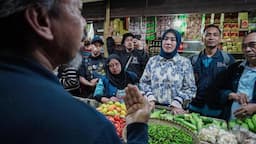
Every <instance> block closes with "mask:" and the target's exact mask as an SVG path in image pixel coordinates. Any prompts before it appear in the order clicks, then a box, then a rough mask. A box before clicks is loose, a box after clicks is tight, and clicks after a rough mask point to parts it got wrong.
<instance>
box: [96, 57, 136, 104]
mask: <svg viewBox="0 0 256 144" xmlns="http://www.w3.org/2000/svg"><path fill="white" fill-rule="evenodd" d="M105 71H106V76H104V77H103V78H101V79H100V80H99V82H98V83H97V85H96V89H95V91H94V97H95V99H96V100H98V101H100V102H102V103H106V102H109V101H121V99H122V98H121V97H122V96H124V94H125V92H124V89H125V87H126V86H127V85H128V84H136V83H137V82H138V78H137V75H136V74H135V73H134V72H130V71H126V70H125V69H124V65H123V64H122V63H121V59H120V57H119V56H118V55H116V54H112V55H110V56H109V57H108V59H107V60H106V70H105Z"/></svg>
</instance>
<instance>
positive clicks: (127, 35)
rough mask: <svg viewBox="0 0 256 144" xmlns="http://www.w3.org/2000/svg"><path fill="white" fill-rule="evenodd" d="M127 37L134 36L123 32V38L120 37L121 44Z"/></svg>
mask: <svg viewBox="0 0 256 144" xmlns="http://www.w3.org/2000/svg"><path fill="white" fill-rule="evenodd" d="M127 37H132V38H134V35H133V34H132V33H125V34H124V35H123V39H122V41H121V44H122V45H123V44H124V41H125V40H126V38H127Z"/></svg>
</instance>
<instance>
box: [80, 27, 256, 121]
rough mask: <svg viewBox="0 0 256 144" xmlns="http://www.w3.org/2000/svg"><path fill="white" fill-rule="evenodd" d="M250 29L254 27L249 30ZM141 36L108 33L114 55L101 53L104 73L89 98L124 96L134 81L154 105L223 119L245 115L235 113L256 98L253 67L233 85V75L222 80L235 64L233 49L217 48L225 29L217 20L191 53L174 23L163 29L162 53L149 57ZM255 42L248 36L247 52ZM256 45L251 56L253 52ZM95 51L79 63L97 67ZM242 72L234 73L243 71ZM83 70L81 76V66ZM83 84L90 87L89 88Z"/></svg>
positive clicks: (96, 81) (118, 97)
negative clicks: (198, 48) (93, 59)
mask: <svg viewBox="0 0 256 144" xmlns="http://www.w3.org/2000/svg"><path fill="white" fill-rule="evenodd" d="M250 35H253V33H252V34H249V35H248V36H250ZM140 38H141V37H140V36H139V35H133V34H132V33H126V34H124V35H123V39H122V42H121V45H120V46H119V47H118V45H116V44H115V42H114V39H113V38H112V37H111V36H109V37H108V38H107V39H106V41H107V50H108V52H109V54H110V55H109V57H108V58H107V60H106V59H104V58H103V57H102V56H99V57H100V59H101V62H102V63H104V64H100V65H102V66H103V65H104V73H105V75H104V74H102V75H101V76H102V77H101V76H100V77H95V78H96V80H95V81H94V82H92V83H93V84H92V85H91V87H93V91H91V94H90V98H93V99H96V100H97V101H99V102H102V103H104V102H108V101H110V100H112V101H122V99H120V97H122V95H124V88H125V87H126V86H127V85H128V84H129V83H131V84H134V85H137V86H138V87H139V89H140V91H141V93H142V94H143V95H144V97H146V98H147V100H148V102H149V103H150V105H151V108H154V107H155V105H162V106H167V107H170V109H171V110H172V112H173V113H174V114H183V113H188V112H196V113H199V114H201V115H204V116H209V117H214V118H220V119H224V120H230V119H234V118H235V117H241V114H239V113H238V114H236V112H237V111H238V110H240V109H242V108H243V107H245V106H244V105H245V104H246V105H247V104H248V103H250V102H253V101H252V100H253V96H254V91H252V90H253V89H254V87H255V85H254V84H252V83H251V84H249V83H248V82H251V81H253V83H255V76H254V73H253V72H254V69H253V68H249V70H248V71H249V72H250V73H251V74H247V75H245V76H243V77H241V80H240V77H237V80H236V81H235V82H236V85H235V86H234V84H233V85H232V84H229V82H230V80H229V81H228V82H226V81H225V85H224V81H223V80H226V79H227V78H228V76H229V77H230V74H232V73H233V72H234V69H232V70H231V71H230V68H232V67H234V65H235V64H236V61H235V59H234V57H233V56H232V55H231V54H228V53H227V52H224V51H222V50H221V49H220V48H219V47H220V42H221V30H220V28H219V27H218V26H216V25H213V24H211V25H207V26H206V27H205V28H204V31H203V34H202V41H203V43H204V46H205V48H204V49H203V50H201V52H200V53H198V54H194V55H192V56H189V57H183V56H181V55H180V54H179V53H178V48H179V47H180V44H181V42H182V41H181V39H182V36H181V35H180V33H179V32H178V31H177V30H175V29H168V30H166V31H165V32H164V33H163V35H162V37H161V43H162V45H161V49H160V53H159V54H158V55H155V56H152V57H150V58H149V56H148V53H147V51H146V50H145V48H143V47H142V45H141V41H140ZM95 39H97V40H98V45H99V46H98V47H100V48H101V49H102V46H103V44H104V43H103V40H102V39H99V38H98V37H97V38H95ZM95 39H94V40H92V44H94V43H95ZM246 39H247V37H246V38H245V40H246ZM245 43H248V42H245ZM253 44H254V43H253V41H252V42H251V41H250V42H249V44H247V45H243V52H244V54H245V55H246V52H247V51H245V48H244V47H245V46H247V47H253V46H254V45H253ZM94 47H95V46H94ZM117 47H118V48H117ZM249 50H251V49H249ZM253 50H254V49H252V52H251V53H252V54H250V56H251V57H253V56H254V53H253V52H254V51H253ZM93 51H94V50H92V51H91V54H90V56H89V57H86V58H84V59H85V60H83V61H85V62H84V63H85V64H83V65H82V68H80V69H87V71H90V70H91V71H92V70H93V69H94V68H93V66H90V61H91V60H90V57H92V56H93V55H95V54H94V53H93ZM98 52H99V49H98ZM111 59H114V61H115V62H114V63H115V64H112V63H113V62H112V63H111ZM251 61H253V60H252V58H251V59H249V56H247V57H245V62H243V63H242V64H243V65H246V64H247V63H249V64H250V62H251ZM84 65H85V66H84ZM88 65H89V66H88ZM239 66H240V65H239ZM99 67H100V66H99V64H95V68H96V70H97V68H99ZM246 68H247V67H246ZM94 70H95V69H94ZM101 70H102V68H99V70H98V71H101ZM246 70H247V69H246ZM242 72H243V71H241V72H240V73H238V72H237V73H235V74H236V75H241V74H242ZM246 72H247V71H246ZM82 73H84V72H82ZM89 73H90V74H89V75H88V76H87V77H85V79H87V80H88V81H89V83H90V81H91V80H93V79H92V78H93V77H94V76H93V74H92V72H89ZM227 73H228V74H227ZM94 75H95V74H94ZM80 76H81V77H83V75H81V72H80ZM90 77H91V79H90ZM247 77H249V79H248V78H247ZM230 79H233V78H230ZM244 79H245V80H244ZM246 82H247V83H246ZM226 83H227V84H226ZM238 83H239V85H238ZM240 83H241V84H240ZM228 85H229V86H233V87H232V92H231V91H229V92H230V93H228V94H227V90H224V89H225V88H226V87H227V86H228ZM240 89H242V90H240ZM249 89H252V90H249ZM84 90H85V91H90V89H88V88H87V89H84ZM224 91H225V92H224ZM226 97H228V98H226ZM233 102H234V103H233ZM248 107H249V109H250V110H248V111H249V112H248V114H253V113H254V112H252V110H251V107H253V106H251V104H248ZM246 108H247V107H246ZM244 109H245V108H244ZM240 111H241V110H240ZM240 111H238V112H240ZM246 113H247V112H246Z"/></svg>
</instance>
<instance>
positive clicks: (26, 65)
mask: <svg viewBox="0 0 256 144" xmlns="http://www.w3.org/2000/svg"><path fill="white" fill-rule="evenodd" d="M81 6H82V3H81V1H80V0H5V1H3V0H2V1H1V2H0V29H1V35H0V43H1V49H0V79H1V82H2V84H1V85H0V91H1V97H0V102H1V105H0V114H1V120H0V141H1V143H9V144H16V143H17V144H20V143H21V144H119V143H120V144H121V140H120V139H119V138H118V136H117V134H116V131H115V128H114V126H113V125H112V124H111V123H110V121H109V120H107V119H106V117H105V116H103V115H102V114H101V113H99V112H98V111H96V109H95V108H92V107H90V106H89V105H87V104H84V103H83V102H81V101H79V100H77V99H75V98H74V97H72V96H71V94H69V93H68V92H66V91H65V90H64V88H63V87H62V85H61V84H60V82H59V81H58V78H57V77H56V76H55V75H54V74H53V72H52V71H53V70H54V69H55V68H56V67H57V66H58V65H60V64H64V63H67V62H69V61H70V60H71V59H72V58H73V57H74V56H75V55H76V54H77V53H78V51H79V47H80V41H81V39H82V35H83V28H84V25H85V20H84V18H83V17H82V16H81V12H80V9H81ZM17 24H18V26H17ZM14 41H15V42H14ZM124 100H125V104H126V108H127V116H126V123H127V139H128V143H130V144H146V143H148V142H147V141H148V137H147V124H146V123H147V121H148V118H149V104H148V103H147V101H146V100H145V98H144V97H143V96H142V95H141V94H140V93H139V90H138V88H137V87H135V86H128V88H126V96H125V97H124Z"/></svg>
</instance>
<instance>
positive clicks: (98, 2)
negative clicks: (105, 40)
mask: <svg viewBox="0 0 256 144" xmlns="http://www.w3.org/2000/svg"><path fill="white" fill-rule="evenodd" d="M83 1H87V2H86V3H84V6H83V15H84V16H85V17H87V18H104V17H105V11H106V0H83ZM88 1H94V2H88ZM253 10H256V0H110V15H111V17H123V16H158V15H168V14H181V13H221V12H238V11H253Z"/></svg>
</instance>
